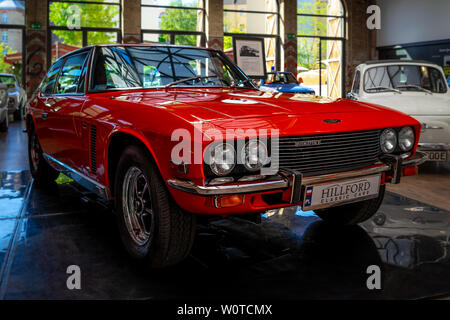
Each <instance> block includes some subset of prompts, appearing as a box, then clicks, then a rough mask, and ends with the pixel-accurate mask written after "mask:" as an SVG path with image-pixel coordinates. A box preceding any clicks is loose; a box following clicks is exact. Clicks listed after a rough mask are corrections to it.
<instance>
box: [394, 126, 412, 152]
mask: <svg viewBox="0 0 450 320" xmlns="http://www.w3.org/2000/svg"><path fill="white" fill-rule="evenodd" d="M398 145H399V146H400V149H402V151H409V150H411V149H412V147H413V146H414V131H413V129H412V128H411V127H404V128H403V129H402V130H400V132H399V134H398Z"/></svg>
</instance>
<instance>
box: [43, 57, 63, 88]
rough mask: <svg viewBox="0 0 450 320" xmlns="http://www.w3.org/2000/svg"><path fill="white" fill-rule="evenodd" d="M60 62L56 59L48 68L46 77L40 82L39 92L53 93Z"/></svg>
mask: <svg viewBox="0 0 450 320" xmlns="http://www.w3.org/2000/svg"><path fill="white" fill-rule="evenodd" d="M61 65H62V62H61V60H58V61H57V62H56V63H55V64H54V65H53V66H52V67H51V68H50V70H49V72H48V73H47V77H46V78H45V80H44V82H43V83H42V88H41V92H42V93H43V94H45V95H47V94H53V92H54V88H55V84H56V79H57V78H58V73H59V70H60V68H61Z"/></svg>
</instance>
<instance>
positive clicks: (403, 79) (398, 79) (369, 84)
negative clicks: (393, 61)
mask: <svg viewBox="0 0 450 320" xmlns="http://www.w3.org/2000/svg"><path fill="white" fill-rule="evenodd" d="M364 90H365V91H367V92H369V93H374V92H383V91H415V92H419V91H422V92H432V93H445V92H447V85H446V83H445V79H444V77H443V76H442V73H441V72H440V71H439V70H438V69H436V68H433V67H428V66H420V65H389V66H379V67H373V68H370V69H368V70H367V71H366V73H365V75H364Z"/></svg>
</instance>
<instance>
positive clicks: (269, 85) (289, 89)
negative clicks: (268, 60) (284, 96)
mask: <svg viewBox="0 0 450 320" xmlns="http://www.w3.org/2000/svg"><path fill="white" fill-rule="evenodd" d="M259 89H260V90H262V91H271V90H275V91H278V92H283V93H304V94H314V95H315V94H316V92H315V91H314V90H313V89H311V88H308V87H303V86H302V85H300V84H299V83H298V81H297V80H296V79H295V77H294V75H293V74H292V73H291V72H269V73H268V74H267V80H266V81H265V83H263V84H262V85H261V86H260V87H259Z"/></svg>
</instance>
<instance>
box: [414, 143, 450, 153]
mask: <svg viewBox="0 0 450 320" xmlns="http://www.w3.org/2000/svg"><path fill="white" fill-rule="evenodd" d="M417 150H419V151H450V144H448V143H419V146H418V147H417Z"/></svg>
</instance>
